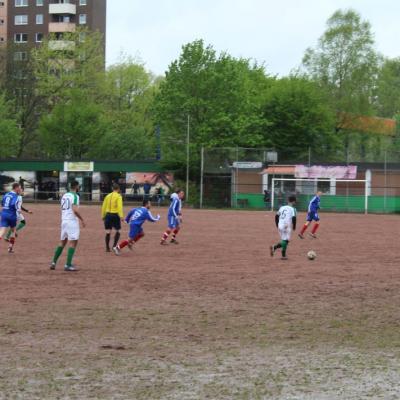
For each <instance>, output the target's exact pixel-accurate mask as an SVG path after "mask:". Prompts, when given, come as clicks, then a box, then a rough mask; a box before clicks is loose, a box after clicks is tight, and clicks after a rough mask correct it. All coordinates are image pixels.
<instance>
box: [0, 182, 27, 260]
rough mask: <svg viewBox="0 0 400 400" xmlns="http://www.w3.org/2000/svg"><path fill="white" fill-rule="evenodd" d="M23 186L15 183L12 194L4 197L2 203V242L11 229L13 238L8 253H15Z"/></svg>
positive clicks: (0, 231)
mask: <svg viewBox="0 0 400 400" xmlns="http://www.w3.org/2000/svg"><path fill="white" fill-rule="evenodd" d="M21 191H22V190H21V185H20V184H19V183H13V185H12V190H11V192H9V193H7V194H5V195H4V197H3V200H2V201H1V206H2V212H1V220H0V240H1V239H3V236H4V235H5V233H6V232H7V230H8V229H11V232H12V233H11V237H10V239H9V246H8V252H9V253H13V252H14V244H15V228H16V226H17V218H18V213H19V212H20V211H21V208H20V207H21V205H20V195H21Z"/></svg>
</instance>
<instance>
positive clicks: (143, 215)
mask: <svg viewBox="0 0 400 400" xmlns="http://www.w3.org/2000/svg"><path fill="white" fill-rule="evenodd" d="M150 208H151V203H150V200H144V201H143V207H139V208H133V209H132V210H131V211H129V213H128V215H127V216H126V218H125V221H126V223H127V224H129V227H130V229H129V238H128V240H124V241H123V242H121V243H120V244H119V245H117V246H115V247H113V252H114V254H115V255H116V256H119V255H120V253H121V250H122V249H123V248H124V247H126V246H128V247H129V249H131V250H132V247H133V245H134V244H135V243H137V242H138V241H139V240H140V239H141V238H142V237H143V236H144V232H143V228H142V225H143V224H144V223H145V222H146V221H150V222H157V221H159V220H160V216H159V215H157V216H156V217H153V215H152V214H151V212H150Z"/></svg>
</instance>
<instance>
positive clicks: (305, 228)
mask: <svg viewBox="0 0 400 400" xmlns="http://www.w3.org/2000/svg"><path fill="white" fill-rule="evenodd" d="M307 228H308V225H303V228H302V229H301V232H300V235H303V234H304V232H305V231H306V230H307Z"/></svg>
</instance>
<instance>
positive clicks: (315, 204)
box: [299, 192, 322, 239]
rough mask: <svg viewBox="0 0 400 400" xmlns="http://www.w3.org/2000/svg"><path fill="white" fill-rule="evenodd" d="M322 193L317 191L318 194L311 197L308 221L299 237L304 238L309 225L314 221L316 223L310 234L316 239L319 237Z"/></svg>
mask: <svg viewBox="0 0 400 400" xmlns="http://www.w3.org/2000/svg"><path fill="white" fill-rule="evenodd" d="M321 195H322V192H317V193H316V195H315V196H314V197H313V198H312V199H311V201H310V204H309V205H308V212H307V221H306V223H305V224H304V225H303V228H302V229H301V231H300V233H299V238H300V239H304V233H305V231H306V230H307V228H308V226H309V225H310V224H311V223H312V222H313V221H314V222H315V224H314V226H313V228H312V230H311V233H310V236H311V237H312V238H314V239H316V238H317V235H316V233H317V230H318V228H319V224H320V219H319V215H318V210H319V209H320V204H321Z"/></svg>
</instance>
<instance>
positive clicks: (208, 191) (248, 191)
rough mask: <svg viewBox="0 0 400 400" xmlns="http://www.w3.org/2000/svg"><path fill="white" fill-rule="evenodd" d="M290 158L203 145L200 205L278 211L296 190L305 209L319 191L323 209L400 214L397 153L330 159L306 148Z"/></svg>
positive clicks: (399, 154) (269, 152) (263, 151)
mask: <svg viewBox="0 0 400 400" xmlns="http://www.w3.org/2000/svg"><path fill="white" fill-rule="evenodd" d="M289 150H290V149H289ZM287 154H290V151H287ZM293 158H294V157H293V156H289V157H288V156H286V157H285V156H284V157H283V158H282V157H281V154H280V153H279V152H277V151H274V150H273V149H249V148H213V149H204V150H203V152H202V179H201V196H200V206H201V207H221V208H223V207H227V208H229V207H231V208H258V209H262V208H265V209H271V208H274V209H276V208H277V207H278V206H279V205H280V204H283V203H285V202H286V200H287V197H288V196H289V195H291V194H295V195H296V196H297V197H298V208H299V209H300V210H304V209H306V207H307V204H308V202H309V200H310V198H311V196H312V195H314V194H315V192H316V191H321V192H322V193H323V194H324V195H325V197H324V209H325V210H326V211H338V212H364V211H368V212H376V213H392V212H400V152H399V151H396V150H386V151H384V152H381V153H380V157H375V158H374V157H372V156H371V157H369V158H363V157H361V156H358V157H356V156H354V155H352V154H351V153H350V152H348V153H347V154H346V155H345V156H344V158H342V159H340V158H339V157H337V156H336V157H332V158H330V159H328V158H326V157H324V156H323V155H322V154H320V153H319V152H317V151H312V150H311V149H309V150H308V151H305V152H304V153H303V154H301V155H300V156H298V157H296V158H295V159H293ZM378 158H381V159H380V160H378ZM295 179H300V180H301V179H303V181H301V183H300V181H296V180H295ZM272 201H274V204H272ZM366 204H367V210H366Z"/></svg>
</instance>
